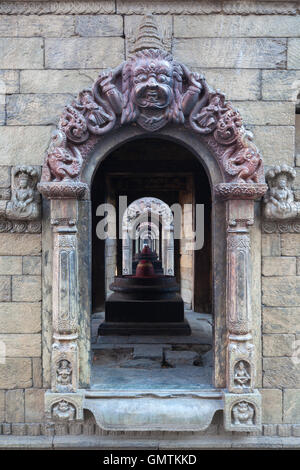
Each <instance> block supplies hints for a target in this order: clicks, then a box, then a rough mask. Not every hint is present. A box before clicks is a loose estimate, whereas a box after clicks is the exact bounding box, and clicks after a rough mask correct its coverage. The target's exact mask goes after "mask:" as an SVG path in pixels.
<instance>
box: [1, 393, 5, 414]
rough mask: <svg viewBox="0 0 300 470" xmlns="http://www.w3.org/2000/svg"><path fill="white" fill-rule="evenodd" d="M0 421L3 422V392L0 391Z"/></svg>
mask: <svg viewBox="0 0 300 470" xmlns="http://www.w3.org/2000/svg"><path fill="white" fill-rule="evenodd" d="M0 421H5V391H4V390H0Z"/></svg>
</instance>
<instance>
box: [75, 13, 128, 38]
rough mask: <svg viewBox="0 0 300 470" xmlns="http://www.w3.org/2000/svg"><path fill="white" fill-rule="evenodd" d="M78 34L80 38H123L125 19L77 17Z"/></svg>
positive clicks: (108, 16) (109, 16)
mask: <svg viewBox="0 0 300 470" xmlns="http://www.w3.org/2000/svg"><path fill="white" fill-rule="evenodd" d="M75 31H76V34H78V35H79V36H87V37H97V36H122V35H123V18H122V16H117V15H113V16H112V15H97V16H91V15H83V16H77V17H76V27H75Z"/></svg>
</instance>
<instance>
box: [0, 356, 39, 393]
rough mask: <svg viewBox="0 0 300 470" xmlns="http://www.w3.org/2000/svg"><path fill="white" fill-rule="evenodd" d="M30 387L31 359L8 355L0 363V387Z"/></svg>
mask: <svg viewBox="0 0 300 470" xmlns="http://www.w3.org/2000/svg"><path fill="white" fill-rule="evenodd" d="M29 387H32V376H31V360H30V359H29V358H23V357H22V358H14V357H8V358H6V360H5V363H4V364H0V389H13V388H29Z"/></svg>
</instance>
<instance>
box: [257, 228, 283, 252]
mask: <svg viewBox="0 0 300 470" xmlns="http://www.w3.org/2000/svg"><path fill="white" fill-rule="evenodd" d="M261 251H262V255H263V256H280V254H281V248H280V234H279V233H270V234H269V233H263V234H262V236H261Z"/></svg>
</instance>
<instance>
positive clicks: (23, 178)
mask: <svg viewBox="0 0 300 470" xmlns="http://www.w3.org/2000/svg"><path fill="white" fill-rule="evenodd" d="M28 181H29V178H28V175H26V173H23V174H22V175H21V176H20V178H19V188H21V189H26V188H27V186H28Z"/></svg>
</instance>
